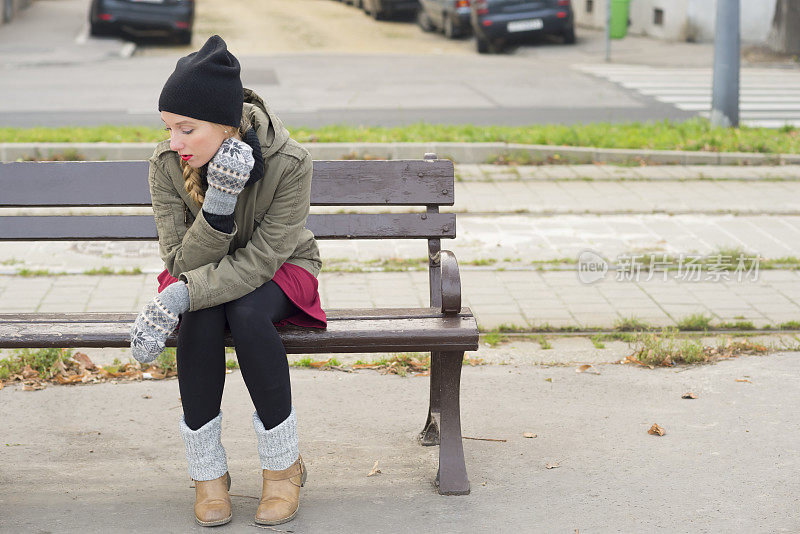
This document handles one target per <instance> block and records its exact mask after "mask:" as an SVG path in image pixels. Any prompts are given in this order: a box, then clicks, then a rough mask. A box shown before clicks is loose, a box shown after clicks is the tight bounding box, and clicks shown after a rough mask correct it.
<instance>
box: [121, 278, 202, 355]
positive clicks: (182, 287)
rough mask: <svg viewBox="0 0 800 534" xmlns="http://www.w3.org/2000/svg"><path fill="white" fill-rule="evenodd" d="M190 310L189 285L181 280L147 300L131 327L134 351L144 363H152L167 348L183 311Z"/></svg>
mask: <svg viewBox="0 0 800 534" xmlns="http://www.w3.org/2000/svg"><path fill="white" fill-rule="evenodd" d="M188 309H189V288H188V287H187V286H186V283H185V282H183V281H182V280H181V281H179V282H174V283H172V284H170V285H168V286H167V287H165V288H164V289H163V290H162V291H161V293H159V294H158V295H156V296H155V297H154V298H153V300H151V301H150V302H148V303H147V305H146V306H145V307H144V309H143V310H142V311H141V313H139V316H138V317H137V318H136V322H135V323H133V327H132V328H131V351H132V352H133V357H134V358H136V359H137V360H138V361H140V362H141V363H150V362H152V361H153V360H155V359H156V358H157V357H158V355H159V354H161V352H162V351H163V350H164V346H165V343H166V341H167V337H169V335H170V334H171V333H172V332H173V330H175V327H176V326H177V325H178V321H179V320H180V317H179V316H180V314H181V313H183V312H185V311H187V310H188Z"/></svg>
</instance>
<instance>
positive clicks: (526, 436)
mask: <svg viewBox="0 0 800 534" xmlns="http://www.w3.org/2000/svg"><path fill="white" fill-rule="evenodd" d="M522 437H523V438H535V437H536V434H534V433H533V432H523V433H522Z"/></svg>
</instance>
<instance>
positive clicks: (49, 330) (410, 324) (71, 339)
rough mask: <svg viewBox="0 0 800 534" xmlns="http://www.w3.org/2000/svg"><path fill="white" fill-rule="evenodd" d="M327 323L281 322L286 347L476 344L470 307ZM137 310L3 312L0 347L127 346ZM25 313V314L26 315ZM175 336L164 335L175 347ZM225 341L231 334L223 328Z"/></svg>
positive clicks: (333, 315) (335, 317) (343, 315)
mask: <svg viewBox="0 0 800 534" xmlns="http://www.w3.org/2000/svg"><path fill="white" fill-rule="evenodd" d="M327 315H328V327H327V328H326V329H324V330H323V329H317V328H301V327H294V326H291V327H282V328H279V329H278V331H279V332H280V334H281V339H282V340H283V344H284V346H285V347H286V351H287V353H292V354H297V353H328V352H330V353H337V352H342V353H343V352H405V351H417V352H427V351H431V350H436V351H468V350H477V349H478V326H477V322H476V320H475V317H473V315H472V312H471V310H470V309H469V308H467V307H465V308H462V310H461V313H459V314H454V315H448V316H443V315H442V314H441V313H436V311H435V309H434V308H383V309H375V310H372V309H367V310H361V309H348V310H330V312H328V314H327ZM136 316H137V314H135V313H116V314H98V313H73V314H14V315H11V314H3V315H0V348H28V347H31V348H32V347H64V348H67V347H130V328H131V325H132V324H133V322H134V321H135V320H136ZM26 319H27V320H26ZM176 343H177V336H175V335H173V336H172V337H170V338H169V339H168V340H167V346H172V347H174V346H175V345H176ZM226 345H227V346H233V338H232V337H231V336H230V333H229V332H226Z"/></svg>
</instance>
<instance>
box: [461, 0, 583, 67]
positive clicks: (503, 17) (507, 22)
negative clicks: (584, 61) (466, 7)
mask: <svg viewBox="0 0 800 534" xmlns="http://www.w3.org/2000/svg"><path fill="white" fill-rule="evenodd" d="M470 21H471V23H472V31H473V32H474V33H475V38H476V44H477V48H478V52H480V53H481V54H486V53H488V52H492V51H499V50H501V49H502V47H503V46H504V45H505V44H507V43H512V42H522V41H528V40H532V39H534V38H535V37H537V36H539V35H541V34H545V33H547V34H557V35H560V36H561V37H563V39H564V42H565V43H568V44H572V43H574V42H575V18H574V16H573V13H572V5H571V2H570V0H472V6H471V12H470Z"/></svg>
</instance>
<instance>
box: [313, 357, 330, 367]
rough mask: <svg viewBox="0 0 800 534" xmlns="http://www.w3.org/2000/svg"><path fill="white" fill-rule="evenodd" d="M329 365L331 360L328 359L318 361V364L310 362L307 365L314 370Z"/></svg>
mask: <svg viewBox="0 0 800 534" xmlns="http://www.w3.org/2000/svg"><path fill="white" fill-rule="evenodd" d="M330 364H331V360H330V358H328V359H327V360H320V361H318V362H311V363H310V364H308V365H309V366H310V367H313V368H315V369H319V368H321V367H325V366H326V365H330Z"/></svg>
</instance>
